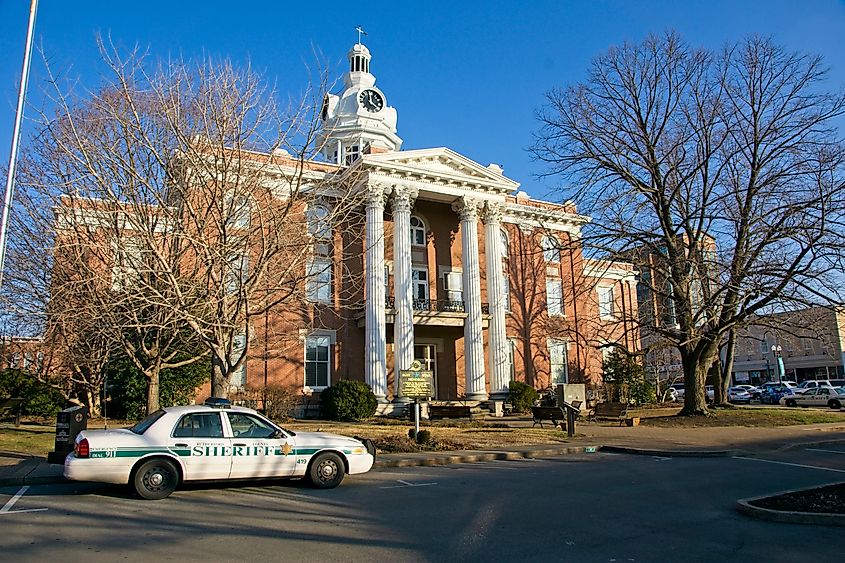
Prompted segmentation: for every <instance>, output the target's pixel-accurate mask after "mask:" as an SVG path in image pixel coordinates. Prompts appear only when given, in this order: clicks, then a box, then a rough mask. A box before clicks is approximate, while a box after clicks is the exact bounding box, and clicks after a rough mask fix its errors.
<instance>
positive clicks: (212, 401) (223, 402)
mask: <svg viewBox="0 0 845 563" xmlns="http://www.w3.org/2000/svg"><path fill="white" fill-rule="evenodd" d="M203 404H204V405H205V406H207V407H214V408H217V409H228V408H230V407H231V406H232V402H231V401H230V400H229V399H225V398H223V397H209V398H208V399H206V400H205V402H204V403H203Z"/></svg>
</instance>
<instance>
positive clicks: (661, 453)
mask: <svg viewBox="0 0 845 563" xmlns="http://www.w3.org/2000/svg"><path fill="white" fill-rule="evenodd" d="M601 451H603V452H608V453H617V454H634V455H650V456H656V457H728V456H729V455H731V454H732V452H731V451H730V450H646V449H642V448H631V447H628V446H601Z"/></svg>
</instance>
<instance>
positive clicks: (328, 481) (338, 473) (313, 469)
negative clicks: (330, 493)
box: [308, 452, 345, 489]
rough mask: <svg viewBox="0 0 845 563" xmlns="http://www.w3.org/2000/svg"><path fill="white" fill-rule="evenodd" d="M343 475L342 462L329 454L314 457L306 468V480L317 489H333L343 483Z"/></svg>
mask: <svg viewBox="0 0 845 563" xmlns="http://www.w3.org/2000/svg"><path fill="white" fill-rule="evenodd" d="M344 474H345V471H344V467H343V460H342V459H340V456H339V455H337V454H333V453H330V452H326V453H323V454H320V455H318V456H316V457H315V458H314V459H313V460H311V466H310V467H309V468H308V480H309V481H311V484H312V485H314V486H315V487H317V488H318V489H334V488H335V487H337V486H338V485H340V482H341V481H343V476H344Z"/></svg>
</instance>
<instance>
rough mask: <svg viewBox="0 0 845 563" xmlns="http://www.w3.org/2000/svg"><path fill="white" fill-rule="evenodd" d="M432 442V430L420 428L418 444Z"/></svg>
mask: <svg viewBox="0 0 845 563" xmlns="http://www.w3.org/2000/svg"><path fill="white" fill-rule="evenodd" d="M429 443H431V431H430V430H420V431H419V432H417V444H421V445H422V444H429Z"/></svg>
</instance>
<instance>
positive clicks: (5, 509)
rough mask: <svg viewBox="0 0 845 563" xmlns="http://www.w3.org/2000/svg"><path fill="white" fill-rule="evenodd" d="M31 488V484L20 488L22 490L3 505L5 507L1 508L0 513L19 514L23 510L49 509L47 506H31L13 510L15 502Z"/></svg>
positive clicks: (37, 510) (39, 510)
mask: <svg viewBox="0 0 845 563" xmlns="http://www.w3.org/2000/svg"><path fill="white" fill-rule="evenodd" d="M28 490H29V485H24V486H23V487H21V488H20V490H19V491H18V492H17V493H15V496H13V497H12V498H10V499H9V500H8V502H6V504H4V505H3V508H0V514H19V513H21V512H42V511H44V510H47V509H46V508H30V509H26V510H12V507H13V506H15V503H16V502H18V500H19V499H20V498H21V497H22V496H23V495H24V493H26V492H27V491H28Z"/></svg>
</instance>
